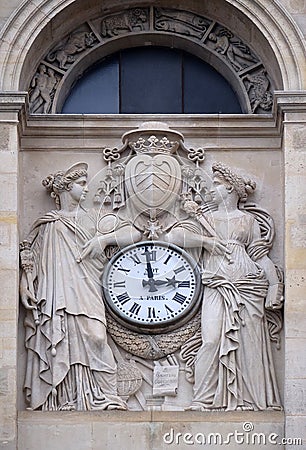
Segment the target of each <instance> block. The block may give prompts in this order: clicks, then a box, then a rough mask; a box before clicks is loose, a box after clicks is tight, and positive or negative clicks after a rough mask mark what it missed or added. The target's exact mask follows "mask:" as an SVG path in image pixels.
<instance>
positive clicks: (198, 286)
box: [102, 240, 202, 335]
mask: <svg viewBox="0 0 306 450" xmlns="http://www.w3.org/2000/svg"><path fill="white" fill-rule="evenodd" d="M146 245H147V246H152V245H153V246H154V245H160V246H162V247H166V248H170V249H171V250H173V251H174V252H177V253H178V254H179V255H180V256H182V257H183V258H184V259H185V261H186V262H187V263H188V264H189V266H190V267H191V268H192V270H193V273H194V276H195V287H194V294H193V296H192V299H191V301H190V303H189V305H188V306H187V307H186V309H185V310H184V311H182V313H180V315H179V316H176V317H173V318H169V320H164V321H163V322H162V323H140V322H138V321H136V320H134V319H132V318H128V317H127V316H126V315H125V314H122V313H121V312H120V311H119V310H118V308H117V307H115V306H114V303H113V300H112V296H111V295H110V292H109V289H108V283H109V280H108V277H109V274H110V271H111V269H112V266H113V264H114V263H116V261H117V260H118V259H120V257H122V255H124V254H126V253H127V252H129V251H130V250H132V249H135V248H137V247H143V246H146ZM102 292H103V297H104V299H105V304H106V307H107V311H108V312H109V314H110V315H111V317H112V318H113V319H115V320H116V321H117V322H118V323H119V324H120V325H122V326H123V327H125V328H126V329H128V330H132V331H134V332H137V333H140V334H152V335H157V334H160V333H167V332H170V331H173V330H176V329H178V328H180V327H182V326H183V325H185V324H186V323H187V322H188V321H189V320H190V319H192V318H193V317H194V316H195V315H196V313H197V312H198V310H199V306H200V302H201V299H202V295H201V294H202V283H201V273H200V270H199V267H198V265H197V263H196V261H195V260H194V259H193V257H192V256H191V255H190V254H189V253H187V252H186V251H185V250H184V249H182V248H180V247H178V246H177V245H174V244H171V243H168V242H164V241H161V240H154V241H152V240H151V241H147V240H146V241H140V242H137V243H134V244H131V245H128V246H126V247H124V248H122V249H121V250H119V251H118V252H117V253H116V254H115V255H113V256H112V258H111V259H110V260H109V262H108V263H107V265H106V267H105V268H104V271H103V276H102Z"/></svg>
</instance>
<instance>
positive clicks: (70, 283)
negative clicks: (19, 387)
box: [25, 211, 125, 410]
mask: <svg viewBox="0 0 306 450" xmlns="http://www.w3.org/2000/svg"><path fill="white" fill-rule="evenodd" d="M91 237H92V236H91V235H90V233H89V232H88V231H87V230H86V229H85V228H84V227H83V226H82V224H81V222H77V221H76V220H75V218H74V217H73V216H69V214H68V213H66V212H65V211H51V212H50V213H48V214H46V215H45V216H43V217H41V218H40V219H38V220H37V221H36V222H35V223H34V225H33V228H32V231H31V232H30V236H29V240H30V241H31V249H32V252H33V255H34V270H33V280H34V290H35V297H36V299H37V300H38V311H39V324H38V325H37V326H36V325H35V324H34V320H33V315H32V313H31V311H28V312H27V317H26V323H25V324H26V339H25V344H26V348H27V350H28V352H27V368H26V377H25V390H26V396H27V400H28V403H29V405H30V407H31V408H32V409H46V410H57V409H76V410H89V409H107V408H110V409H111V408H119V409H125V404H124V402H123V401H122V400H121V399H120V398H119V397H118V396H117V392H116V363H115V360H114V357H113V354H112V351H111V349H110V347H109V345H108V343H107V337H106V319H105V309H104V304H103V301H102V297H101V288H100V283H99V279H100V276H101V273H102V268H103V264H102V261H101V260H100V261H99V260H98V259H95V260H93V259H86V260H84V261H82V262H80V263H78V262H77V259H78V258H79V256H80V252H81V251H82V247H83V245H84V244H85V243H86V242H87V241H88V240H89V239H91Z"/></svg>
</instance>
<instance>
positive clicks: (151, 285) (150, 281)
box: [142, 247, 157, 292]
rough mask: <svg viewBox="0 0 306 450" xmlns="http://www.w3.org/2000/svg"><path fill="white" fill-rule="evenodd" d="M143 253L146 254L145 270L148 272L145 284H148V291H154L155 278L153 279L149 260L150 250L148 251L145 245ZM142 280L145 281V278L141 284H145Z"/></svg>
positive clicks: (155, 289)
mask: <svg viewBox="0 0 306 450" xmlns="http://www.w3.org/2000/svg"><path fill="white" fill-rule="evenodd" d="M144 255H145V256H146V260H147V272H148V278H149V280H148V281H147V282H146V284H148V285H149V286H150V288H149V292H156V291H157V288H156V286H155V280H154V275H153V270H152V266H151V261H150V252H149V251H148V248H147V247H145V252H144ZM144 282H145V280H143V281H142V285H143V286H145V284H144Z"/></svg>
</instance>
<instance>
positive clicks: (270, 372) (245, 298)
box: [172, 163, 282, 411]
mask: <svg viewBox="0 0 306 450" xmlns="http://www.w3.org/2000/svg"><path fill="white" fill-rule="evenodd" d="M212 169H213V190H212V195H213V199H214V201H215V203H216V204H217V207H218V209H217V210H216V211H214V212H212V213H211V214H210V215H207V217H205V218H204V220H205V222H203V221H202V219H201V218H198V220H199V221H200V222H203V223H204V225H203V223H202V225H203V226H204V228H206V230H208V229H210V230H211V229H212V230H213V233H214V239H215V243H216V244H215V246H211V245H210V246H209V247H208V246H207V245H205V244H202V247H203V248H204V260H203V275H202V282H203V284H204V286H205V287H204V294H203V303H202V319H201V334H202V345H201V347H200V349H199V350H198V352H197V354H196V357H195V360H194V392H193V401H192V404H191V406H190V407H189V408H188V409H190V410H199V411H206V410H208V411H209V410H237V409H242V410H244V409H246V410H248V409H249V410H265V409H269V408H273V409H280V399H279V394H278V389H277V383H276V377H275V371H274V365H273V360H272V354H271V346H270V338H269V333H268V327H267V320H266V314H265V308H269V309H278V308H280V307H281V302H282V295H281V294H282V292H281V289H282V285H281V283H279V279H278V275H277V271H276V269H275V266H274V264H273V263H272V261H271V260H270V259H269V257H268V256H267V254H268V251H269V248H266V249H264V250H263V251H259V249H261V250H262V247H263V246H265V245H266V243H265V242H264V240H263V239H262V238H261V233H260V227H259V223H258V222H257V220H256V218H255V216H254V215H253V214H250V213H249V212H245V211H246V210H243V208H241V202H245V201H246V199H247V197H248V194H249V193H252V192H253V191H254V189H255V186H256V185H255V183H254V182H251V181H246V180H244V179H243V178H242V177H241V176H238V175H236V174H234V173H233V171H232V170H230V169H229V168H228V167H226V166H225V165H224V164H221V163H216V164H214V165H213V167H212ZM187 203H188V202H187ZM238 205H239V206H238ZM190 206H192V205H188V204H187V205H186V208H187V209H188V208H189V207H190ZM205 223H207V227H205ZM176 233H177V236H173V237H172V238H173V239H174V238H176V241H177V239H178V238H179V230H177V231H176ZM210 234H212V233H211V231H210ZM183 238H184V246H185V247H188V245H195V243H196V237H195V236H190V235H184V237H183ZM198 239H200V238H198ZM181 240H182V236H181ZM182 243H183V240H182ZM221 245H223V246H224V248H225V247H226V251H223V253H222V254H221V251H220V250H221V248H222V247H221Z"/></svg>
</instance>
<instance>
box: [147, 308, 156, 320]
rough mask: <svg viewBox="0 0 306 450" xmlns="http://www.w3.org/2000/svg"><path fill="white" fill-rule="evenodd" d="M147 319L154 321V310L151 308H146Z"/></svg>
mask: <svg viewBox="0 0 306 450" xmlns="http://www.w3.org/2000/svg"><path fill="white" fill-rule="evenodd" d="M148 319H156V313H155V308H154V307H153V306H148Z"/></svg>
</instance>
